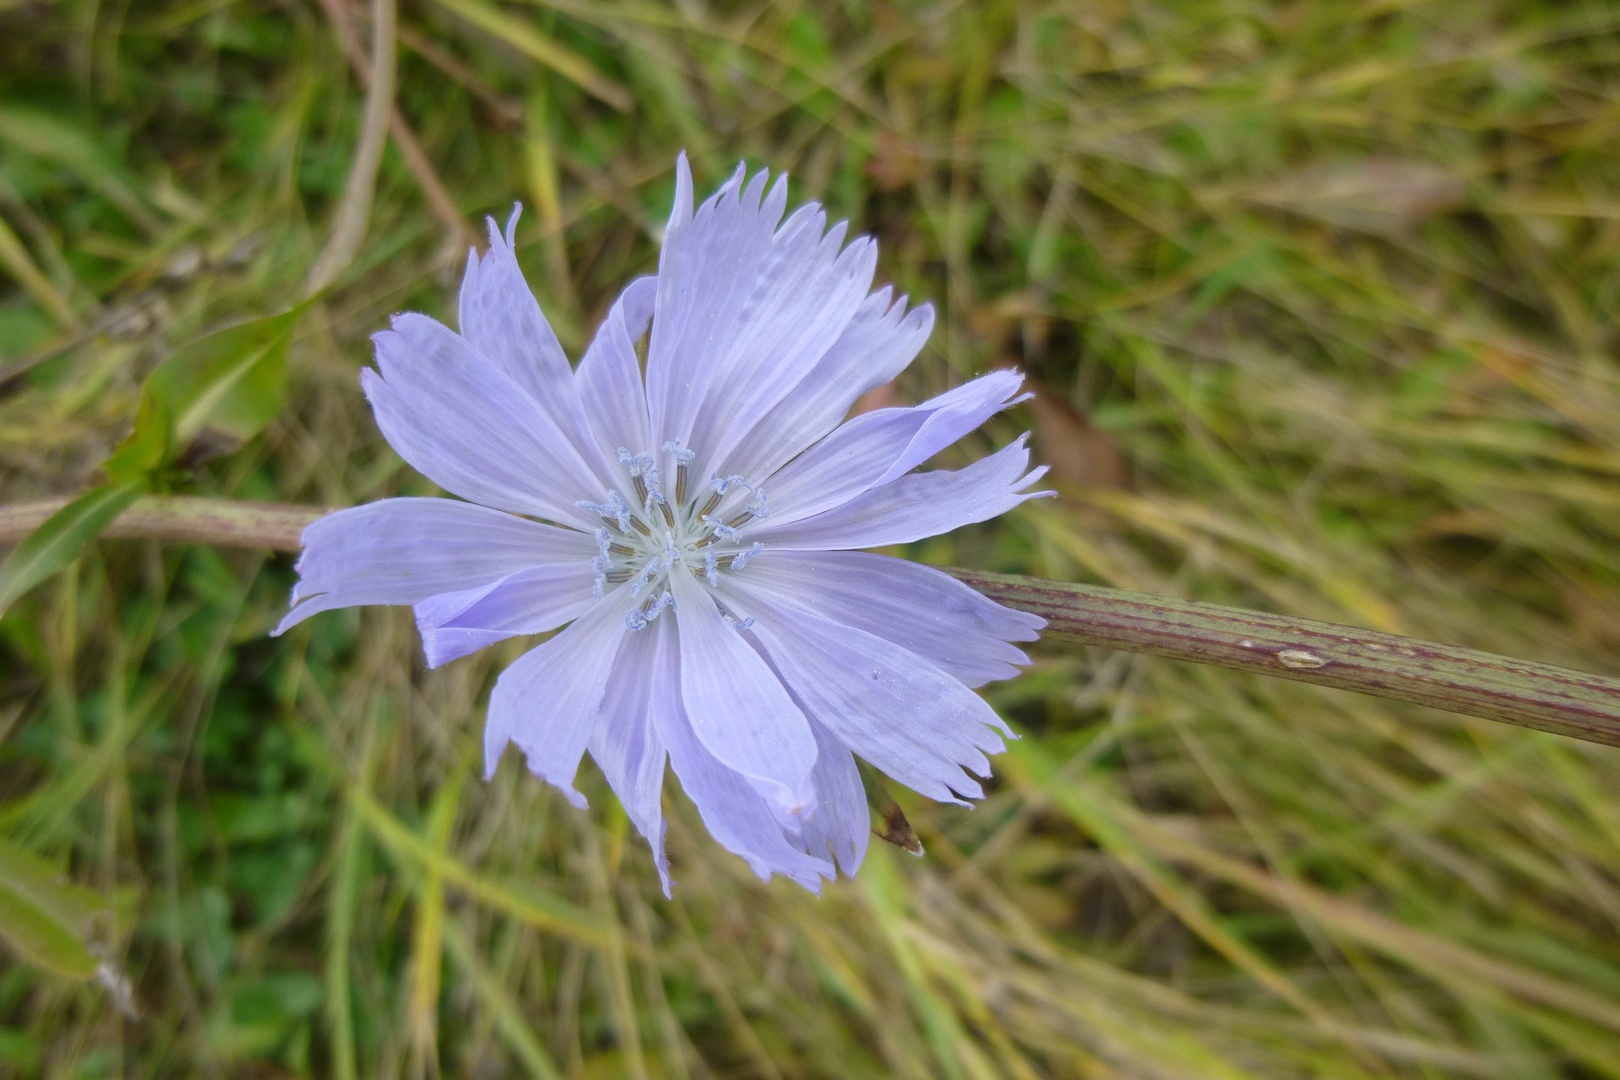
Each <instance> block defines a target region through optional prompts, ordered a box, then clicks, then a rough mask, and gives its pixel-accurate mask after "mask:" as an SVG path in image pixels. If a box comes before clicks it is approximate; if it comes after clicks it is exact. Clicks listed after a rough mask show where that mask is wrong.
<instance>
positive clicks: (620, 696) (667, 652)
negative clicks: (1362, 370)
mask: <svg viewBox="0 0 1620 1080" xmlns="http://www.w3.org/2000/svg"><path fill="white" fill-rule="evenodd" d="M676 648H677V646H676V644H675V625H674V622H673V621H672V620H668V619H660V620H659V621H658V622H656V623H654V624H653V625H652V627H650V628H648V629H646V630H643V631H638V632H637V633H634V634H630V635H627V636H626V637H625V639H624V644H623V645H622V646H620V648H619V656H618V659H616V660H615V661H614V663H613V677H612V678H611V679H610V680H608V687H607V693H606V695H605V696H604V697H603V698H602V719H601V722H600V723H599V724H598V725H597V726H596V730H595V731H593V732H592V733H591V738H590V741H589V743H588V744H587V745H588V746H589V747H590V751H591V759H592V760H593V761H595V762H596V765H597V767H598V768H599V769H601V770H602V775H603V776H605V777H606V778H607V782H608V785H609V786H610V787H612V788H613V793H614V794H615V795H617V796H618V797H619V802H620V803H621V804H623V806H624V810H625V813H626V814H628V815H629V817H630V820H631V821H632V822H633V823H634V824H635V826H636V828H637V829H638V830H640V832H641V835H642V836H644V837H646V839H647V843H648V844H650V845H651V846H652V854H653V865H655V866H656V867H657V868H658V880H659V881H660V882H661V883H662V884H663V886H664V896H665V897H666V898H667V897H668V896H669V895H670V880H669V858H668V856H667V855H665V853H664V808H663V797H662V796H663V790H664V760H665V755H664V741H663V739H662V738H661V737H660V736H659V734H658V725H657V722H656V715H657V713H658V711H659V710H661V709H669V708H670V706H671V704H672V703H677V702H679V700H680V694H681V681H680V671H679V670H678V669H677V668H676V666H675V650H676Z"/></svg>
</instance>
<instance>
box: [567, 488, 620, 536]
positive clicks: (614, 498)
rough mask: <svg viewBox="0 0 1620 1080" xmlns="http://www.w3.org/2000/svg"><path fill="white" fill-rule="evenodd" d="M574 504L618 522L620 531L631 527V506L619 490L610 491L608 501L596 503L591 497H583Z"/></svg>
mask: <svg viewBox="0 0 1620 1080" xmlns="http://www.w3.org/2000/svg"><path fill="white" fill-rule="evenodd" d="M574 505H575V506H577V507H579V508H580V509H581V510H591V511H594V512H596V513H598V514H601V515H602V516H603V517H604V518H607V519H608V520H609V521H616V522H618V525H619V531H620V532H624V531H625V530H627V529H629V528H630V508H629V507H628V506H626V505H625V504H624V497H623V496H622V495H620V494H619V493H618V492H617V491H610V492H608V501H607V502H606V503H594V502H591V501H590V500H589V499H581V500H580V501H579V502H577V503H575V504H574Z"/></svg>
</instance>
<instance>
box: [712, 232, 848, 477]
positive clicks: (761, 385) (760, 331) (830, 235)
mask: <svg viewBox="0 0 1620 1080" xmlns="http://www.w3.org/2000/svg"><path fill="white" fill-rule="evenodd" d="M825 224H826V215H825V214H823V213H822V212H821V209H820V207H817V206H815V204H813V203H812V204H811V205H809V206H806V207H804V208H802V209H800V210H799V211H797V212H796V213H794V215H793V216H792V217H791V218H789V219H788V221H787V222H785V223H784V224H783V225H782V227H781V229H779V230H777V233H776V235H775V237H774V238H773V239H772V242H771V250H770V253H769V255H768V256H767V257H766V258H765V260H764V263H763V264H762V265H761V266H760V268H759V270H758V273H757V275H756V276H755V278H754V280H753V281H751V282H750V283H749V286H750V287H749V289H748V291H747V293H746V296H747V299H746V300H745V301H744V303H743V305H742V310H741V312H740V313H739V314H738V316H737V322H736V325H735V327H734V328H733V330H732V333H731V336H730V338H729V340H724V339H722V340H721V341H720V342H718V344H719V348H718V349H717V350H716V355H715V356H714V358H713V359H712V360H711V362H710V366H711V368H712V371H713V374H712V376H711V379H712V381H711V383H710V389H709V391H708V393H707V395H706V397H705V400H704V402H703V405H702V407H701V409H700V410H699V412H698V416H697V419H696V421H695V422H694V424H693V428H692V433H691V440H690V444H689V445H690V448H691V449H692V450H693V451H694V452H695V453H696V454H697V458H696V460H695V461H694V463H693V468H694V469H696V470H697V474H698V475H699V476H703V477H707V476H709V475H710V474H711V473H713V472H716V471H717V470H716V469H715V465H716V464H717V463H719V462H721V461H724V460H725V459H726V458H727V457H728V456H730V454H731V452H732V449H733V448H734V447H736V446H737V445H738V443H739V442H741V441H742V439H743V438H744V437H745V436H746V435H747V434H748V432H749V431H751V430H752V429H753V427H754V425H755V424H756V423H758V422H759V420H760V419H761V418H762V417H764V416H765V414H766V413H768V412H769V411H770V410H771V409H772V408H773V407H774V406H775V405H776V404H777V403H778V402H780V401H781V400H782V399H783V398H784V397H786V396H787V395H788V393H789V392H791V391H792V390H793V389H794V387H796V386H798V385H799V384H800V383H801V382H803V381H804V379H805V377H806V376H807V375H808V374H809V373H810V372H811V371H812V370H813V369H814V367H815V366H816V364H817V362H818V361H820V360H821V358H822V357H824V356H825V355H826V354H827V350H828V349H830V348H831V347H832V345H833V343H834V342H835V341H837V340H838V337H839V335H840V334H842V333H843V331H844V329H845V328H846V327H847V326H848V325H849V322H850V319H851V318H853V317H854V315H855V312H856V311H857V310H858V309H859V308H860V306H861V304H862V302H863V301H864V300H865V298H866V293H867V290H868V289H869V288H871V285H872V273H873V271H874V270H875V269H876V266H877V245H876V244H875V243H873V242H872V241H871V240H870V239H868V238H866V237H859V238H857V239H855V240H853V241H851V242H850V244H849V245H848V246H847V247H845V246H844V243H843V240H844V233H845V230H846V228H847V226H846V224H842V223H841V224H838V225H835V226H833V228H831V229H830V230H827V231H826V232H825V233H823V227H824V226H825ZM750 479H758V478H755V477H750Z"/></svg>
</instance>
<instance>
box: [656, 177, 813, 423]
mask: <svg viewBox="0 0 1620 1080" xmlns="http://www.w3.org/2000/svg"><path fill="white" fill-rule="evenodd" d="M745 177H746V169H745V167H744V166H742V165H739V166H738V167H737V172H736V173H735V174H733V176H732V177H731V179H730V180H729V181H727V182H726V183H725V184H723V185H722V186H721V188H720V190H719V191H717V192H715V194H714V195H713V196H711V197H710V198H709V199H708V200H706V201H705V202H704V203H703V205H702V206H700V207H698V209H697V212H696V213H695V214H694V213H692V212H691V211H690V209H689V208H690V206H691V201H690V200H691V190H692V176H691V171H690V170H689V169H688V167H687V165H686V158H685V155H682V157H681V159H680V161H679V162H678V163H677V166H676V197H675V210H674V212H673V213H672V214H671V215H670V221H669V227H668V229H666V230H665V233H664V246H663V250H662V251H661V252H660V254H659V260H658V301H657V306H656V313H655V314H654V316H653V324H652V338H651V340H650V342H649V343H648V349H647V411H648V415H649V416H650V417H651V420H652V433H653V436H654V437H655V438H656V439H657V441H658V442H659V445H660V446H662V444H663V443H664V442H668V441H672V442H679V443H681V444H683V445H689V444H690V441H691V436H692V424H693V421H694V420H695V419H696V418H697V414H698V410H699V408H700V407H701V406H702V405H703V403H704V401H705V400H706V399H707V397H708V395H709V392H710V387H711V384H712V380H713V378H714V374H715V361H716V359H717V354H719V353H721V352H723V351H724V350H725V349H726V348H727V347H728V346H729V344H730V342H731V340H732V338H733V336H734V334H735V328H736V326H737V321H738V318H739V316H740V315H741V314H742V308H743V302H744V300H745V299H746V298H747V297H748V295H749V293H750V290H751V289H752V287H753V284H754V281H755V280H756V279H757V278H758V276H759V273H760V269H761V267H762V266H763V265H764V262H765V259H766V257H767V256H768V255H769V253H770V249H771V237H772V233H773V232H774V231H775V229H776V224H777V222H779V221H781V220H782V211H783V210H785V209H786V207H787V184H786V182H785V179H779V180H778V181H777V183H776V185H775V186H774V187H772V188H771V190H770V192H769V195H768V196H767V194H766V192H765V183H766V180H767V179H768V174H767V173H765V172H763V171H762V172H759V173H757V174H755V176H754V178H753V179H752V181H750V182H749V183H748V186H747V187H746V188H744V187H743V180H744V179H745Z"/></svg>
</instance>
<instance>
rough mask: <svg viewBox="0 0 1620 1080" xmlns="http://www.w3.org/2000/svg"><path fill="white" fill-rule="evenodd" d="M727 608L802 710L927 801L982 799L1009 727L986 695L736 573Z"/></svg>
mask: <svg viewBox="0 0 1620 1080" xmlns="http://www.w3.org/2000/svg"><path fill="white" fill-rule="evenodd" d="M720 591H721V593H722V595H723V596H724V597H725V600H726V604H727V606H734V607H735V608H736V610H737V612H738V614H739V615H740V616H744V617H749V616H751V617H753V618H754V619H755V620H756V622H755V624H754V625H753V627H752V628H751V629H750V631H749V633H751V634H752V635H753V636H754V638H755V639H757V640H758V641H759V643H760V645H761V647H762V648H763V649H764V650H765V654H766V655H767V656H768V657H769V658H770V661H771V665H772V666H773V667H774V668H775V669H776V671H777V672H778V673H779V674H780V675H781V677H782V681H783V682H784V683H785V684H786V685H787V686H788V688H789V689H791V690H792V691H793V695H794V698H795V699H796V700H797V701H798V702H800V704H802V705H803V706H804V708H805V710H806V712H807V713H808V714H809V715H810V716H811V717H813V718H814V719H815V720H817V721H818V722H820V723H822V724H824V725H826V727H827V730H828V731H830V732H831V733H832V734H833V735H834V737H836V738H837V739H838V741H839V742H842V743H843V744H844V745H845V746H847V747H849V748H850V749H851V750H853V751H854V752H855V753H856V754H859V755H860V756H861V757H862V758H864V759H866V760H867V761H869V762H871V763H872V764H873V765H874V766H876V767H877V768H878V769H880V770H882V771H883V772H884V773H886V774H888V775H889V776H892V777H893V778H894V779H896V780H898V781H899V782H900V783H902V784H905V785H906V786H907V787H910V788H912V789H914V790H916V791H918V792H921V793H922V794H924V795H926V796H928V797H929V798H931V799H937V800H939V801H940V802H958V803H959V802H961V799H960V798H959V797H958V796H965V797H967V798H973V799H977V798H980V797H981V796H982V795H983V794H984V792H983V790H982V789H981V788H980V787H979V785H978V783H977V782H975V781H974V780H973V779H972V778H971V777H969V776H968V774H967V771H964V770H969V771H972V772H973V773H975V774H977V775H979V776H988V775H990V762H989V761H988V760H987V759H986V757H985V754H986V753H992V754H996V753H1000V752H1001V751H1002V749H1003V745H1002V742H1001V737H1000V736H999V735H998V734H997V733H996V731H995V729H996V728H1001V729H1002V730H1004V731H1005V730H1006V725H1005V724H1004V723H1003V722H1002V721H1001V718H1000V717H998V716H997V715H996V713H995V710H994V709H992V708H990V706H989V705H987V704H986V703H985V702H984V700H983V699H982V698H980V697H979V696H978V695H977V694H975V693H974V692H973V691H971V690H969V689H968V688H967V687H965V686H963V685H962V683H961V682H959V681H958V680H956V679H954V678H952V677H951V676H949V675H947V674H946V673H945V672H943V671H941V670H940V669H939V668H937V667H935V666H934V665H933V664H930V663H929V662H928V661H926V660H924V659H923V658H921V657H919V656H916V655H914V654H912V653H910V652H907V651H906V650H905V649H902V648H901V647H900V646H898V645H895V644H893V643H892V642H889V641H885V640H884V639H883V638H880V637H877V636H875V635H873V634H868V633H865V632H864V631H861V630H856V629H855V628H853V627H850V626H845V625H842V624H840V623H836V622H833V621H832V620H830V619H824V618H822V617H821V616H819V615H814V614H812V613H810V612H808V611H803V610H801V609H798V608H794V607H792V606H790V605H788V604H785V603H782V602H780V601H779V600H777V598H775V597H774V596H771V595H770V594H769V593H768V592H767V591H766V590H765V589H764V588H761V587H759V586H756V585H754V584H752V583H745V582H744V581H743V580H742V578H741V577H740V576H738V575H728V576H727V577H725V578H723V579H721V589H720Z"/></svg>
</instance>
